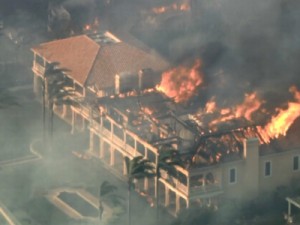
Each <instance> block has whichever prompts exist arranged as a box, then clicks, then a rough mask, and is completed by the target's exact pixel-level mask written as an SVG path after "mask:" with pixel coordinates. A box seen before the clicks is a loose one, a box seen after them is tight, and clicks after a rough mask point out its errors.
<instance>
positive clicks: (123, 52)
mask: <svg viewBox="0 0 300 225" xmlns="http://www.w3.org/2000/svg"><path fill="white" fill-rule="evenodd" d="M167 67H168V63H167V62H166V61H165V60H164V59H163V58H161V57H160V56H158V55H156V54H154V53H148V52H145V51H143V50H140V49H138V48H135V47H134V46H131V45H128V44H126V43H124V42H119V43H115V44H108V45H104V46H101V48H100V50H99V53H98V55H97V57H96V59H95V63H94V65H93V68H92V69H91V73H90V76H89V78H88V80H87V85H88V86H94V85H96V86H97V88H98V89H105V88H110V87H113V86H114V77H115V75H116V74H120V73H122V72H126V73H138V71H139V70H141V69H144V68H151V69H152V70H154V71H163V70H164V69H166V68H167Z"/></svg>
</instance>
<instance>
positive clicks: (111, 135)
mask: <svg viewBox="0 0 300 225" xmlns="http://www.w3.org/2000/svg"><path fill="white" fill-rule="evenodd" d="M109 122H110V138H111V139H113V136H114V124H113V122H112V121H109Z"/></svg>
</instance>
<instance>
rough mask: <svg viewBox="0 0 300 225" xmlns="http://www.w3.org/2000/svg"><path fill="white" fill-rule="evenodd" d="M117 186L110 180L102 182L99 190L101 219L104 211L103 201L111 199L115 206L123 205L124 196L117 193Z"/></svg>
mask: <svg viewBox="0 0 300 225" xmlns="http://www.w3.org/2000/svg"><path fill="white" fill-rule="evenodd" d="M117 189H118V188H117V187H116V186H115V185H113V184H111V183H109V182H108V181H104V182H102V184H101V186H100V190H99V219H100V220H102V215H103V212H104V207H103V202H104V201H109V202H111V203H112V204H113V205H114V206H123V200H124V199H123V198H122V197H121V196H120V195H118V194H117V193H116V191H117Z"/></svg>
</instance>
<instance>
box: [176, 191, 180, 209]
mask: <svg viewBox="0 0 300 225" xmlns="http://www.w3.org/2000/svg"><path fill="white" fill-rule="evenodd" d="M179 211H180V196H179V195H177V194H176V202H175V213H178V212H179Z"/></svg>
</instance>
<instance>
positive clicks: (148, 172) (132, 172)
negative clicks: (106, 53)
mask: <svg viewBox="0 0 300 225" xmlns="http://www.w3.org/2000/svg"><path fill="white" fill-rule="evenodd" d="M125 163H126V169H127V185H128V225H130V224H131V191H132V188H133V187H134V183H133V182H134V180H138V179H142V178H145V177H154V176H155V167H154V165H153V164H152V163H151V162H150V161H149V160H148V159H144V158H143V156H136V157H134V158H133V159H129V158H128V157H125Z"/></svg>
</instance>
